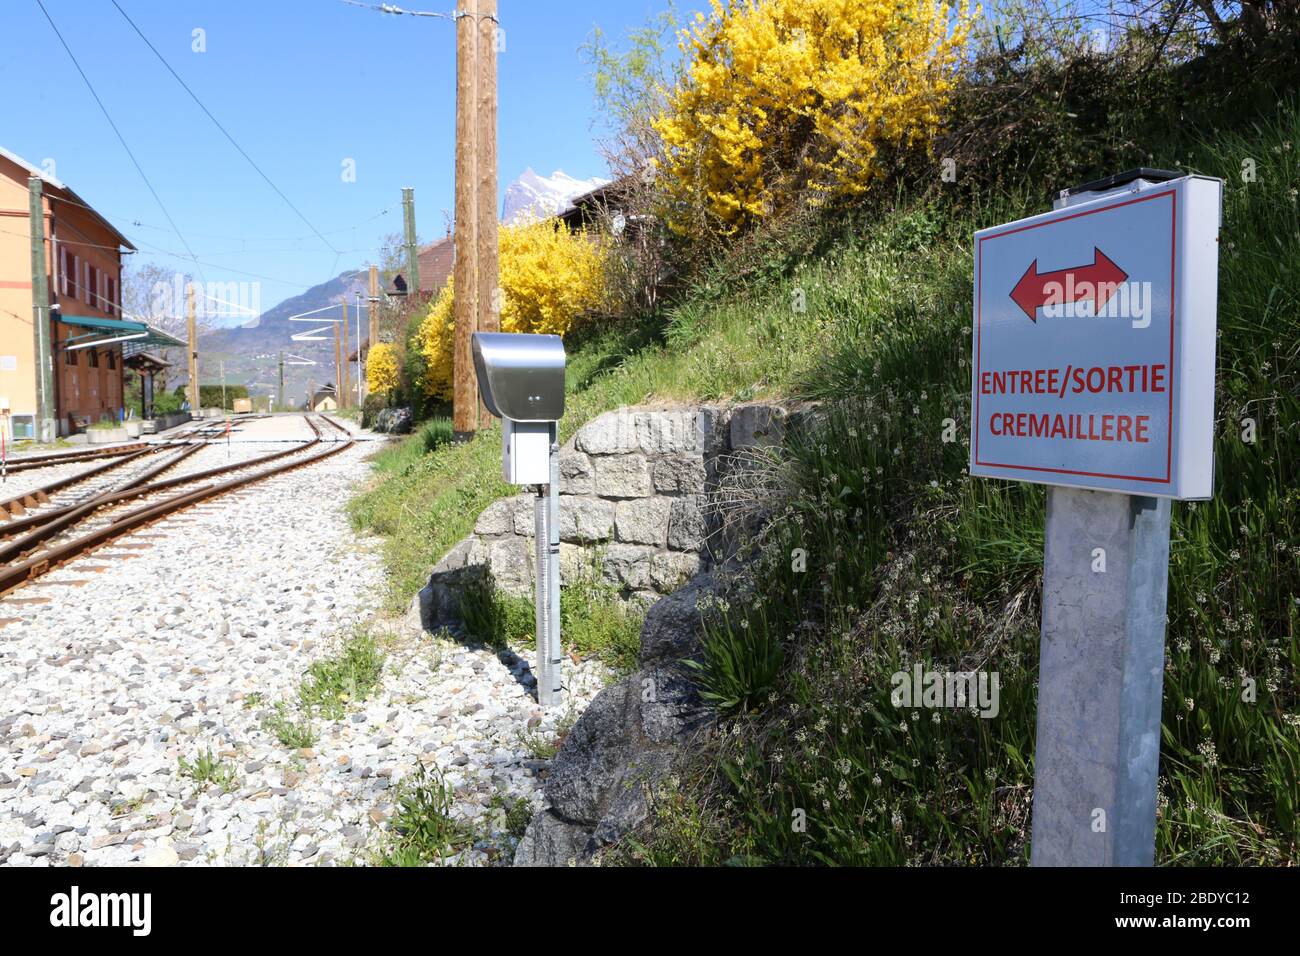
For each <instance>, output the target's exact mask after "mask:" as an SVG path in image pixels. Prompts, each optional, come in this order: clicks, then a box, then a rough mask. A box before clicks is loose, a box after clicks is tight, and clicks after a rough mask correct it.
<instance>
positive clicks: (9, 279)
mask: <svg viewBox="0 0 1300 956" xmlns="http://www.w3.org/2000/svg"><path fill="white" fill-rule="evenodd" d="M33 177H34V178H37V179H39V180H40V181H41V191H42V198H41V215H42V217H43V220H44V235H45V250H44V252H45V255H44V259H45V271H46V277H47V282H48V283H49V291H50V313H49V314H48V315H46V316H44V317H43V321H45V322H48V323H49V336H48V338H47V340H46V341H48V342H49V344H50V350H51V355H52V357H53V362H54V376H53V390H54V394H53V395H52V399H53V404H54V408H53V409H52V415H51V417H52V418H53V419H54V420H55V422H56V429H57V431H58V434H60V435H67V434H70V433H73V432H76V431H78V430H80V429H81V428H83V427H85V426H86V425H90V424H93V423H95V422H97V421H99V420H100V419H104V418H109V419H118V418H120V417H121V416H122V415H123V414H124V411H125V409H124V400H123V395H124V388H123V372H122V370H123V362H124V358H125V357H126V355H127V354H130V353H131V352H132V351H134V350H137V349H143V348H147V347H150V346H154V347H160V346H165V345H181V344H183V343H181V342H179V341H177V340H176V339H174V338H172V337H171V336H168V335H164V334H162V333H160V332H157V331H156V330H155V329H152V328H150V327H149V326H148V325H146V324H144V323H142V322H135V321H129V320H127V319H125V318H124V317H123V315H122V256H123V254H124V252H125V253H130V252H134V251H135V246H133V245H131V243H130V241H129V240H128V239H127V238H126V237H125V236H124V235H122V233H120V232H119V231H118V230H117V229H116V228H115V227H114V226H113V225H112V223H110V222H109V221H108V220H107V219H105V218H104V217H103V216H101V215H100V214H99V213H98V212H96V211H95V210H94V209H93V208H91V206H89V205H88V204H87V203H86V202H85V201H84V200H83V199H82V198H81V197H80V196H78V195H77V194H76V193H75V192H73V191H72V189H71V188H69V187H68V186H67V185H65V184H64V183H62V182H60V181H59V180H58V179H56V178H55V177H54V176H53V175H51V174H50V173H48V172H46V171H45V170H43V169H39V168H38V167H36V166H33V165H32V164H31V163H29V162H27V161H26V160H24V159H23V158H22V157H20V156H16V155H14V154H13V153H11V152H9V151H8V150H6V149H3V148H0V224H2V228H0V397H4V398H7V399H8V400H9V406H10V410H11V421H10V426H9V427H10V431H11V433H12V434H11V436H10V437H12V438H15V439H23V438H36V437H38V436H37V429H38V428H39V425H38V423H37V421H36V414H37V388H38V385H37V376H36V367H37V362H36V337H35V335H34V334H33V321H34V320H35V318H36V316H35V302H34V297H33V288H32V231H33V230H32V217H31V204H30V187H29V182H28V181H29V179H31V178H33ZM124 348H126V353H125V354H124Z"/></svg>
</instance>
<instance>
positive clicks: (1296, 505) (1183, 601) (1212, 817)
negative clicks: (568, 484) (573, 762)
mask: <svg viewBox="0 0 1300 956" xmlns="http://www.w3.org/2000/svg"><path fill="white" fill-rule="evenodd" d="M1151 149H1152V158H1151V161H1150V165H1154V166H1163V167H1166V168H1175V169H1177V168H1183V169H1186V170H1188V171H1195V172H1201V173H1205V174H1208V175H1215V176H1220V177H1222V178H1224V179H1225V180H1226V181H1227V183H1228V186H1227V190H1226V196H1225V210H1224V232H1223V237H1222V239H1223V241H1222V246H1221V291H1220V311H1219V324H1220V331H1221V340H1220V343H1219V377H1218V382H1217V390H1218V401H1217V408H1218V415H1219V420H1218V422H1217V425H1216V428H1217V435H1218V441H1217V449H1216V455H1217V461H1218V474H1219V480H1218V493H1217V496H1216V498H1215V500H1214V501H1213V502H1210V503H1207V504H1201V505H1199V506H1195V505H1190V504H1188V505H1181V504H1180V505H1177V506H1176V507H1175V513H1174V526H1173V541H1172V551H1171V566H1170V584H1169V623H1168V632H1167V641H1168V648H1169V650H1168V664H1167V669H1166V674H1165V709H1164V715H1163V746H1162V753H1161V777H1160V803H1159V806H1160V811H1159V812H1160V815H1159V821H1158V831H1157V861H1158V862H1160V863H1163V864H1189V865H1223V864H1239V863H1255V864H1259V863H1263V864H1282V863H1290V864H1294V863H1296V862H1297V859H1298V858H1300V849H1298V848H1297V845H1296V832H1297V826H1296V824H1297V820H1296V814H1297V810H1300V782H1298V781H1300V741H1298V732H1300V693H1298V691H1297V687H1296V678H1295V674H1296V672H1297V666H1298V665H1300V643H1298V642H1297V638H1296V634H1297V624H1300V604H1298V603H1297V599H1296V595H1297V594H1300V548H1297V545H1296V542H1297V541H1300V484H1298V482H1297V475H1300V433H1298V432H1297V425H1296V423H1297V422H1300V364H1298V362H1300V359H1298V355H1300V270H1297V269H1295V268H1294V263H1296V262H1300V211H1298V210H1300V206H1298V205H1297V190H1298V189H1300V165H1297V161H1296V158H1297V153H1298V152H1300V119H1298V118H1297V111H1296V106H1295V103H1294V102H1292V103H1288V104H1285V105H1283V106H1282V107H1280V108H1279V110H1278V112H1277V114H1276V115H1275V116H1273V117H1272V118H1270V119H1268V120H1267V121H1261V122H1260V123H1258V124H1256V125H1254V126H1252V127H1248V128H1244V129H1243V130H1242V131H1241V132H1239V133H1237V134H1222V135H1219V136H1217V138H1216V139H1215V141H1214V142H1212V143H1207V142H1198V141H1184V142H1179V143H1174V144H1171V145H1167V146H1163V147H1162V146H1160V145H1159V144H1152V146H1151ZM1242 157H1252V158H1254V159H1255V160H1256V161H1257V164H1258V170H1259V175H1258V177H1257V181H1255V182H1253V183H1250V184H1244V183H1243V182H1242V181H1241V176H1240V172H1241V159H1242ZM1043 192H1044V189H1043V188H1042V187H1041V184H1039V186H1038V187H1036V188H1032V189H1030V188H1027V187H1025V186H1024V185H1023V184H1020V185H1017V184H1012V185H1011V186H1010V187H1009V188H1008V189H1006V191H1005V192H1004V193H1003V194H1002V195H1000V196H998V197H996V198H993V199H985V200H983V201H982V204H981V203H976V204H975V205H970V204H967V205H965V206H963V207H961V208H956V207H949V206H947V205H945V204H944V203H943V202H942V201H939V200H931V201H928V202H922V201H911V200H903V199H900V200H899V201H898V202H897V203H895V204H894V205H893V206H892V208H889V207H888V204H886V203H882V204H881V206H880V207H877V208H875V209H872V210H870V211H868V212H866V213H862V214H858V215H856V216H855V215H853V214H846V215H845V216H843V217H842V218H841V219H840V221H838V222H835V223H829V222H823V223H821V224H820V225H819V226H817V227H816V229H817V230H820V232H818V233H817V234H815V235H807V234H799V233H793V234H787V235H785V236H782V235H779V234H778V235H776V236H774V237H769V238H768V239H766V240H762V241H758V242H755V243H753V244H752V246H751V248H749V249H747V250H745V255H744V256H743V257H739V258H737V259H736V260H733V261H732V262H731V263H729V264H724V265H723V266H720V267H718V268H717V269H714V270H711V271H709V272H707V273H706V274H705V276H704V278H703V279H702V280H700V282H699V283H698V284H697V285H696V287H695V288H694V289H693V290H692V291H691V292H690V293H689V294H688V295H687V296H686V298H685V299H684V300H683V301H682V302H681V304H679V305H678V306H677V307H676V308H675V309H674V310H673V311H672V312H671V313H670V314H669V315H668V316H667V320H666V322H665V323H664V324H662V325H660V326H647V325H638V324H635V323H628V324H626V325H622V326H617V325H616V326H614V327H611V328H609V329H607V330H605V331H604V332H602V333H601V334H598V335H590V336H588V337H586V338H575V339H573V340H571V342H570V343H569V349H570V361H571V366H570V374H569V389H570V394H569V406H568V413H567V414H566V417H565V420H564V424H563V432H564V436H565V437H566V438H567V437H568V436H569V435H571V434H572V433H573V432H574V431H575V430H576V429H577V428H579V427H580V426H581V425H582V424H584V423H585V422H586V421H588V420H590V419H591V418H592V417H594V416H595V415H597V414H599V413H600V412H602V411H605V410H608V409H612V408H617V407H619V406H620V405H624V404H628V405H630V404H637V403H640V402H643V401H646V400H650V399H656V400H661V399H683V400H687V399H689V400H700V399H748V398H755V397H765V396H785V397H800V398H815V399H819V400H822V401H824V402H826V403H827V405H828V412H827V415H828V420H829V426H828V428H827V429H826V431H824V432H823V433H822V434H815V435H811V436H806V437H804V438H802V439H799V440H795V441H792V442H791V443H790V445H789V447H787V448H786V449H785V450H784V452H783V457H782V458H781V459H780V460H779V461H777V462H775V463H774V464H773V469H774V470H773V476H772V477H773V479H774V482H775V484H776V485H778V486H779V487H780V488H781V489H782V491H781V492H780V497H782V498H784V501H782V505H783V506H784V507H783V509H782V510H783V512H784V517H783V518H782V520H780V521H778V522H776V523H775V525H774V526H773V527H772V528H771V529H769V532H768V535H767V537H766V539H765V540H764V542H762V544H761V547H759V548H758V558H757V560H756V562H755V563H754V564H753V565H752V567H751V570H750V575H749V579H748V581H747V582H745V583H747V584H748V586H749V588H750V591H749V595H750V597H749V598H748V599H747V600H746V601H745V602H744V606H743V607H732V608H729V609H728V613H726V614H721V615H715V616H714V617H713V618H712V619H711V620H710V623H709V625H708V629H707V640H706V650H705V660H704V665H703V671H702V672H701V681H702V684H703V686H704V689H705V691H706V693H709V694H710V695H712V699H713V700H714V701H715V703H717V704H718V705H719V706H720V708H721V709H722V710H723V711H725V712H726V713H727V715H728V716H727V729H728V730H729V731H731V732H730V733H727V734H722V735H718V737H717V740H716V742H715V744H714V746H713V747H711V748H710V749H709V750H707V751H705V752H704V753H703V754H702V755H701V757H700V760H699V762H698V764H697V765H695V766H692V767H689V768H687V769H686V770H685V771H684V772H683V776H682V778H681V780H680V785H679V786H675V787H672V788H669V790H668V791H667V792H666V793H665V794H663V795H662V798H661V799H660V800H659V801H657V802H656V805H655V807H654V808H653V813H652V817H651V823H650V824H649V825H648V827H647V828H646V829H645V831H644V832H641V833H638V834H636V835H635V836H634V838H633V839H631V840H629V841H628V842H627V844H626V845H625V846H624V847H623V848H622V849H621V850H620V851H618V852H616V853H615V854H614V857H615V858H617V859H621V861H623V862H653V863H686V864H707V865H711V864H722V863H732V864H743V863H762V862H772V863H787V864H815V863H829V864H890V865H897V864H906V863H922V864H925V863H943V864H949V863H958V864H972V863H984V864H1007V863H1013V864H1014V863H1022V862H1025V861H1026V860H1027V858H1028V823H1029V809H1030V794H1031V787H1032V781H1033V765H1032V755H1033V746H1034V726H1035V716H1036V715H1035V707H1036V696H1037V688H1036V678H1037V662H1038V617H1039V607H1038V602H1039V588H1040V585H1041V564H1042V542H1043V513H1044V495H1043V492H1042V490H1041V489H1038V488H1034V487H1031V486H1025V485H1017V484H1011V483H1005V482H998V481H989V480H974V479H971V478H970V477H969V476H968V475H967V474H966V473H965V469H966V465H967V460H968V445H967V439H966V437H965V435H966V433H967V431H968V422H969V392H970V368H969V356H970V349H971V346H970V339H969V329H970V322H971V319H970V316H971V279H970V276H971V269H972V259H971V237H972V234H973V233H974V231H975V230H976V229H978V228H983V227H985V226H989V225H992V224H996V223H998V222H1005V221H1009V220H1011V219H1015V218H1019V217H1021V216H1025V215H1029V214H1032V213H1037V212H1041V211H1042V210H1043V209H1044V208H1045V206H1046V203H1045V201H1044V200H1043V199H1042V194H1043ZM737 263H740V264H742V265H743V269H742V268H740V267H739V266H738V265H737ZM1247 418H1249V419H1253V420H1254V421H1255V425H1256V430H1257V433H1258V436H1259V438H1258V441H1257V442H1256V443H1254V444H1247V443H1245V442H1243V441H1242V438H1241V434H1242V428H1243V425H1242V422H1243V420H1244V419H1247ZM950 422H951V423H956V426H957V428H956V435H955V438H956V440H955V441H950V440H947V438H949V437H954V436H952V435H950V434H946V433H947V431H948V430H947V428H946V426H947V425H948V423H950ZM499 453H500V450H499V435H498V434H497V433H496V432H495V431H492V432H490V433H486V434H484V435H482V436H480V437H479V439H478V440H476V441H475V442H473V443H470V444H468V445H461V446H442V447H439V448H438V450H437V451H435V452H433V453H432V454H429V453H426V451H425V449H424V447H423V446H422V444H421V441H420V439H419V438H418V437H417V438H414V439H412V440H408V442H406V443H404V444H403V445H401V446H398V447H395V448H392V449H390V450H388V451H386V452H384V453H383V454H381V455H380V456H379V457H378V459H377V461H376V464H377V467H378V469H379V472H380V478H379V480H378V481H377V482H376V484H375V486H374V487H373V488H372V489H370V490H369V491H368V492H367V493H366V494H364V495H362V496H361V497H360V498H359V499H358V500H357V501H355V502H354V504H353V518H354V520H355V521H356V522H357V524H358V525H359V526H360V527H365V528H370V529H372V530H377V531H380V532H381V533H383V534H385V535H387V536H388V541H387V548H388V551H387V556H388V563H389V568H390V570H391V572H392V595H391V596H392V598H393V600H394V603H395V604H398V605H400V604H402V603H405V601H406V600H408V599H409V597H410V595H412V594H413V593H414V592H415V590H417V589H418V588H419V587H420V586H422V585H423V583H424V580H425V578H426V576H427V573H428V571H429V569H430V568H431V567H432V565H433V564H434V563H436V561H437V560H438V559H439V558H441V557H442V555H443V554H445V553H446V551H447V550H449V549H450V548H451V546H453V545H454V544H455V543H456V542H457V541H459V540H460V539H461V538H463V537H464V536H465V535H466V534H468V533H469V532H470V530H471V529H472V526H473V523H474V520H475V518H476V517H477V515H478V514H479V513H480V512H481V511H482V509H483V508H484V507H486V506H487V505H488V504H489V503H490V502H491V501H493V500H495V499H496V498H499V497H503V496H505V495H508V494H510V493H511V492H512V489H510V488H509V487H507V486H505V485H504V484H503V483H502V482H501V480H500V477H499V467H500V465H499ZM756 547H758V546H757V545H756ZM796 550H801V551H803V552H806V555H807V569H806V570H805V571H798V570H796V567H797V562H795V561H794V560H792V556H793V553H794V552H795V551H796ZM566 597H567V596H566ZM571 603H574V604H577V602H576V601H575V602H571ZM493 615H496V617H493ZM483 620H485V621H488V622H489V623H488V624H485V625H483V626H484V627H485V629H486V632H489V633H492V632H497V631H500V632H501V633H504V634H505V635H506V638H505V639H506V640H509V639H510V638H509V634H510V633H511V632H516V631H517V632H519V634H521V635H522V634H531V626H532V622H531V608H530V607H528V606H526V603H523V604H518V605H517V606H512V607H507V608H505V609H504V610H503V611H502V610H499V609H498V610H485V612H484V615H483ZM497 621H505V622H506V623H505V624H504V625H502V626H501V628H498V625H497V624H496V623H492V622H497ZM511 622H514V623H511ZM914 662H921V663H923V664H925V665H926V667H927V668H934V669H939V670H959V669H981V670H986V671H996V672H998V674H999V675H1000V682H1001V701H1000V704H1001V710H1000V713H999V715H998V717H997V718H996V719H981V718H979V717H975V716H972V715H970V714H969V713H967V712H965V711H958V712H954V711H945V712H941V713H937V717H938V719H937V721H936V720H935V717H936V713H934V712H924V713H922V712H907V711H900V709H899V708H897V707H895V706H894V705H893V704H892V702H891V701H890V689H891V685H890V675H892V674H893V673H894V672H895V671H897V670H902V669H906V668H907V667H908V666H910V665H911V664H912V663H914ZM1250 688H1253V690H1254V694H1255V696H1254V699H1253V700H1245V699H1243V694H1244V692H1246V691H1248V690H1249V689H1250ZM1189 702H1190V703H1189ZM800 815H802V816H803V817H804V819H806V826H805V827H804V828H803V829H800V828H798V827H795V826H793V825H792V821H793V820H795V819H797V818H798V817H799V816H800Z"/></svg>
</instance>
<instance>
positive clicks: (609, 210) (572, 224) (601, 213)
mask: <svg viewBox="0 0 1300 956" xmlns="http://www.w3.org/2000/svg"><path fill="white" fill-rule="evenodd" d="M631 187H632V180H631V177H629V176H621V177H620V178H618V179H616V180H614V181H613V182H612V183H606V184H605V185H603V186H597V187H596V188H595V189H593V190H591V191H590V192H585V193H583V194H582V195H581V196H577V197H575V198H574V200H573V201H572V202H571V203H570V204H569V206H568V207H567V208H566V209H562V210H560V212H559V213H557V214H556V218H557V219H559V220H560V222H562V223H564V224H565V225H566V226H567V227H568V228H569V231H570V232H577V231H578V230H580V229H585V228H587V227H588V226H593V225H602V224H609V223H610V221H611V220H613V219H615V218H617V217H618V216H620V215H624V213H623V207H624V206H625V205H626V204H627V201H628V194H629V192H630V190H631ZM623 223H624V228H627V229H629V230H634V229H636V228H637V227H638V226H639V222H638V217H636V216H631V215H627V216H626V218H624V220H623Z"/></svg>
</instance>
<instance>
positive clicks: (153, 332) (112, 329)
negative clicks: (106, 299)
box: [59, 315, 185, 358]
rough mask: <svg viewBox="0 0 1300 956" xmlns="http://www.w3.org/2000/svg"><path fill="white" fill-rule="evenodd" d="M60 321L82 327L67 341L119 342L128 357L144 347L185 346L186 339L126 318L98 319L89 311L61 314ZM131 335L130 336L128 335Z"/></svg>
mask: <svg viewBox="0 0 1300 956" xmlns="http://www.w3.org/2000/svg"><path fill="white" fill-rule="evenodd" d="M59 321H60V322H62V323H63V324H64V325H72V326H76V327H77V328H81V329H85V330H86V333H85V334H84V335H78V336H75V337H74V338H72V339H69V340H68V341H70V342H73V343H75V344H76V345H84V346H85V347H86V348H89V347H90V346H92V345H95V344H97V343H99V342H103V343H104V344H112V343H115V342H121V344H122V355H123V357H126V358H129V357H130V356H132V355H135V354H137V353H139V352H143V351H145V350H147V349H166V348H177V347H184V345H185V343H184V342H183V341H181V340H180V339H178V338H176V337H175V336H174V335H169V334H168V333H166V332H164V331H162V329H155V328H154V327H153V326H152V325H148V324H146V323H144V322H128V321H126V320H125V319H99V318H95V317H94V316H89V315H61V316H59ZM127 336H130V338H127Z"/></svg>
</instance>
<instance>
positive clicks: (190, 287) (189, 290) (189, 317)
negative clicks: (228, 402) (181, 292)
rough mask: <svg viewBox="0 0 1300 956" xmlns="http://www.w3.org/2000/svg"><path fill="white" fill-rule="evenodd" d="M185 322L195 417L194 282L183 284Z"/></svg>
mask: <svg viewBox="0 0 1300 956" xmlns="http://www.w3.org/2000/svg"><path fill="white" fill-rule="evenodd" d="M185 324H186V327H187V328H188V330H189V336H190V414H191V415H193V416H194V417H195V418H197V417H198V416H199V413H200V412H201V411H202V409H200V407H199V398H200V393H199V326H198V320H197V319H196V318H195V315H194V283H193V282H189V283H186V285H185Z"/></svg>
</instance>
